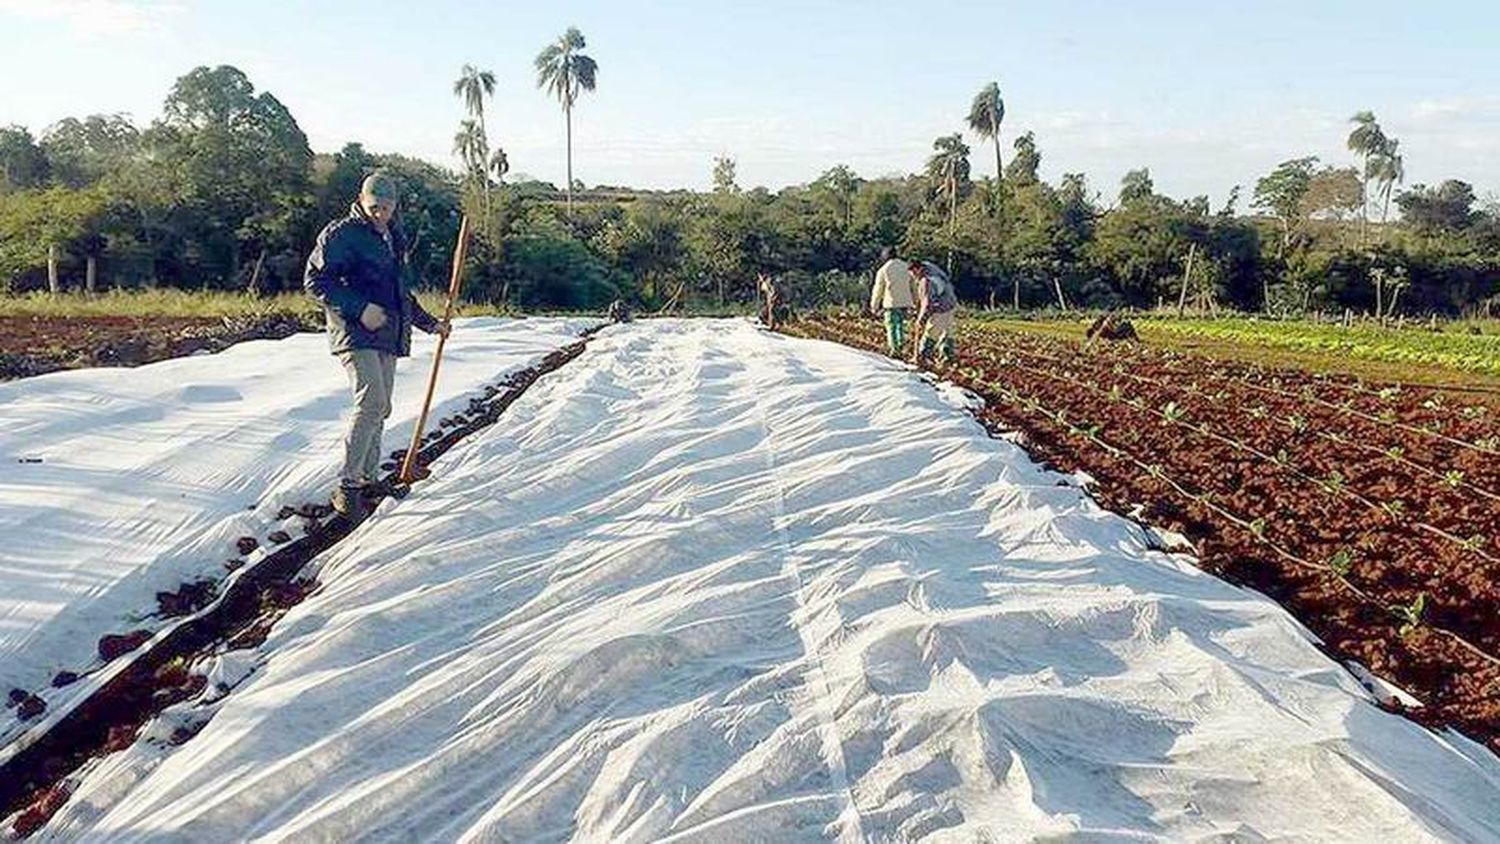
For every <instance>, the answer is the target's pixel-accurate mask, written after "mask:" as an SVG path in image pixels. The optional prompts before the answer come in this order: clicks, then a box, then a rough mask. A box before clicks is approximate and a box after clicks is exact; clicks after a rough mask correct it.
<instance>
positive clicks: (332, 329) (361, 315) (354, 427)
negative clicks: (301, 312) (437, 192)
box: [303, 173, 449, 519]
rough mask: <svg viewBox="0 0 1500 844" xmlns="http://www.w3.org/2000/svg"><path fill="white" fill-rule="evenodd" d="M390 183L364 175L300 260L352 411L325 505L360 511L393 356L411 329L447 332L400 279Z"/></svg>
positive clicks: (399, 239) (401, 352)
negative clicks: (339, 468) (345, 208)
mask: <svg viewBox="0 0 1500 844" xmlns="http://www.w3.org/2000/svg"><path fill="white" fill-rule="evenodd" d="M399 199H400V194H399V191H398V189H397V187H396V182H395V180H394V179H392V178H391V177H390V176H387V175H385V174H383V173H372V174H371V175H369V176H366V177H365V180H364V183H363V184H362V185H361V186H360V189H359V198H358V199H357V200H355V201H354V204H352V205H351V206H349V214H348V216H345V217H342V218H340V219H337V220H334V221H333V222H331V223H329V224H328V225H327V226H326V227H324V229H323V231H322V233H321V234H319V235H318V241H317V245H316V246H314V247H313V251H312V254H311V255H310V256H308V258H307V272H306V274H305V275H304V277H303V287H305V288H306V289H307V292H308V293H309V294H310V295H311V296H312V297H313V298H314V299H316V300H318V303H319V304H321V305H322V306H323V309H324V311H326V312H327V314H328V343H329V347H330V348H331V350H332V352H333V354H334V356H335V357H337V358H338V359H339V363H341V364H343V366H344V371H345V372H346V373H348V375H349V386H350V387H351V388H352V389H353V391H354V414H353V416H351V417H350V419H349V430H348V433H347V434H345V436H344V468H343V473H342V475H341V476H340V480H339V485H338V488H337V489H335V490H334V492H333V502H332V503H333V508H334V510H336V511H338V512H339V513H340V514H342V515H344V516H345V517H347V518H351V519H358V518H361V517H363V516H364V514H365V512H366V510H367V509H368V507H369V502H370V499H371V498H372V497H373V495H374V494H375V492H376V478H377V477H378V473H379V469H380V436H381V434H382V433H383V432H384V429H385V420H386V417H388V416H390V415H391V388H392V386H393V384H394V383H395V378H396V358H398V357H406V356H407V355H408V354H410V353H411V327H412V326H413V325H415V326H417V327H418V328H420V329H422V330H423V331H425V332H427V333H428V334H444V335H446V334H447V333H448V329H449V326H448V324H447V323H445V322H439V321H438V320H437V319H435V318H433V316H432V315H431V314H429V313H427V311H425V310H423V309H422V306H421V305H420V304H418V302H417V297H416V296H414V295H413V294H412V292H411V289H410V288H409V287H408V286H407V281H406V237H405V235H404V233H403V232H402V230H401V224H400V220H399V219H397V217H396V205H397V202H398V200H399Z"/></svg>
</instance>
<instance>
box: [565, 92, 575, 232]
mask: <svg viewBox="0 0 1500 844" xmlns="http://www.w3.org/2000/svg"><path fill="white" fill-rule="evenodd" d="M563 113H564V114H566V115H567V123H568V216H569V217H571V216H573V104H572V103H568V104H567V105H565V106H563Z"/></svg>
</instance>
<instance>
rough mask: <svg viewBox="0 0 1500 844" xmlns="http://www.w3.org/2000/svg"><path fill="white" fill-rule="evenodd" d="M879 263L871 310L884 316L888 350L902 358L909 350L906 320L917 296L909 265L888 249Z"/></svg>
mask: <svg viewBox="0 0 1500 844" xmlns="http://www.w3.org/2000/svg"><path fill="white" fill-rule="evenodd" d="M880 259H881V264H880V269H878V270H876V271H875V285H874V287H872V288H871V290H870V310H871V311H873V312H876V313H882V314H883V315H884V317H885V346H886V349H887V350H888V351H889V352H890V353H891V354H892V355H899V354H901V350H902V349H903V348H905V347H906V317H907V315H908V314H910V313H911V309H912V308H913V307H914V305H915V303H916V292H915V291H914V290H913V289H912V277H911V273H910V272H908V270H907V264H906V262H905V261H902V260H900V259H899V258H897V257H896V250H894V249H892V248H890V247H889V246H887V247H886V248H885V249H883V250H881V252H880Z"/></svg>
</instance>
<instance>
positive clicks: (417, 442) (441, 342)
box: [398, 214, 469, 484]
mask: <svg viewBox="0 0 1500 844" xmlns="http://www.w3.org/2000/svg"><path fill="white" fill-rule="evenodd" d="M468 252H469V216H468V215H467V214H465V215H464V217H463V220H462V221H461V222H460V223H459V224H458V243H457V244H455V245H454V247H453V272H452V275H450V276H449V279H448V302H447V303H446V304H445V305H444V306H443V323H444V324H445V325H450V326H451V324H452V323H451V322H450V321H451V320H452V319H453V303H454V302H455V301H457V300H458V286H459V284H460V283H462V282H463V278H464V258H465V257H466V256H467V255H468ZM450 330H451V328H450ZM447 343H448V334H447V333H446V332H445V333H443V334H439V335H438V342H437V350H436V351H435V352H433V354H432V374H431V375H429V376H428V377H427V397H426V398H424V399H422V413H421V415H419V416H418V417H417V427H415V428H413V429H412V432H411V446H410V447H408V448H407V449H406V458H405V459H404V460H402V461H401V474H400V475H399V476H398V478H399V480H400V481H401V483H404V484H409V483H411V481H412V475H411V472H412V469H413V468H415V467H416V465H417V452H418V451H419V450H421V448H422V432H423V431H424V430H425V429H426V428H427V413H428V411H430V410H431V409H432V394H433V393H434V392H435V391H436V390H437V380H438V367H440V366H442V365H443V347H444V346H445V345H447Z"/></svg>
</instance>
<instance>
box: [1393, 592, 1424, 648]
mask: <svg viewBox="0 0 1500 844" xmlns="http://www.w3.org/2000/svg"><path fill="white" fill-rule="evenodd" d="M1391 611H1392V612H1394V613H1395V614H1396V617H1397V618H1399V619H1401V630H1400V631H1399V632H1400V634H1401V635H1402V636H1403V637H1404V636H1410V635H1411V634H1412V633H1414V632H1416V630H1417V628H1418V627H1421V626H1422V615H1423V614H1424V613H1425V612H1426V611H1427V593H1426V592H1422V593H1420V594H1418V595H1417V597H1416V600H1413V601H1412V602H1411V603H1410V604H1408V605H1405V606H1402V605H1400V604H1398V605H1396V606H1394V607H1392V608H1391Z"/></svg>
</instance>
